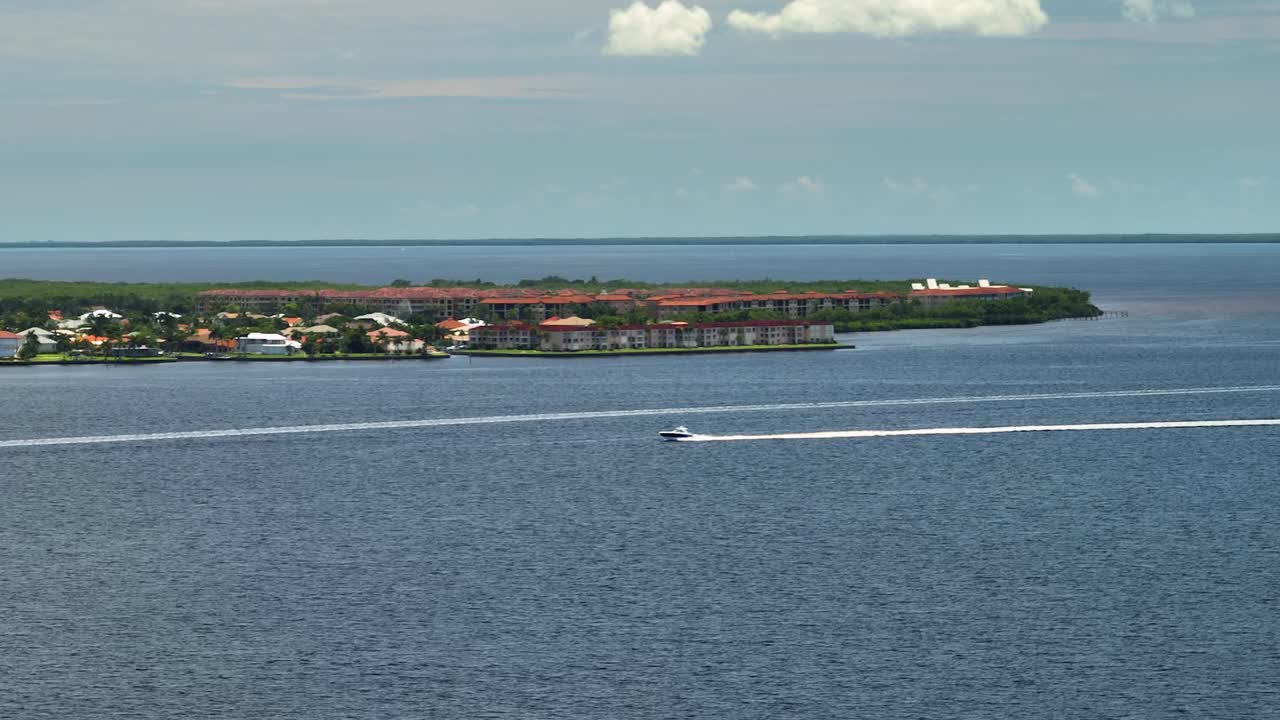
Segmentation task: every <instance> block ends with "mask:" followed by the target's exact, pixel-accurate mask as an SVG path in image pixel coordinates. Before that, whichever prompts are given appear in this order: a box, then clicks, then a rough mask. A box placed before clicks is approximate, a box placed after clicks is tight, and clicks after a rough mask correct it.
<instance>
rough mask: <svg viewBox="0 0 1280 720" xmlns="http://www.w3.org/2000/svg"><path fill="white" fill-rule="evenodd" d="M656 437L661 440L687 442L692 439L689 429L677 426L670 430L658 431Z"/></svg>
mask: <svg viewBox="0 0 1280 720" xmlns="http://www.w3.org/2000/svg"><path fill="white" fill-rule="evenodd" d="M658 437H660V438H662V439H663V440H687V439H689V438H691V437H693V433H691V432H689V428H687V427H685V426H683V425H679V426H677V427H673V428H671V429H670V430H660V431H659V432H658Z"/></svg>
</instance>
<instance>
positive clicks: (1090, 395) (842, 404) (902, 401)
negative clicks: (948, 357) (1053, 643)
mask: <svg viewBox="0 0 1280 720" xmlns="http://www.w3.org/2000/svg"><path fill="white" fill-rule="evenodd" d="M1277 391H1280V385H1241V386H1231V387H1208V388H1164V389H1151V390H1102V391H1087V392H1074V393H1069V392H1063V393H1034V394H1019V395H1013V394H1011V395H967V396H953V397H928V398H893V399H885V400H837V401H831V402H808V403H774V404H768V405H717V406H706V407H670V408H640V409H632V410H593V411H583V412H560V413H536V414H528V415H489V416H480V417H460V418H431V419H423V420H389V421H384V422H352V423H334V424H328V425H288V426H280V427H261V428H231V429H225V430H190V431H180V432H154V433H132V434H120V435H86V436H79V437H49V438H30V439H22V440H0V449H3V448H21V447H49V446H57V445H98V444H105V443H138V442H160V441H171V440H202V439H215V438H238V437H255V436H262V435H301V434H310V433H336V432H366V431H370V430H409V429H415V428H433V427H450V426H458V425H494V424H501V423H521V422H557V421H571V420H598V419H607V418H628V417H666V418H679V417H682V416H687V415H710V414H720V413H750V412H786V411H791V410H825V409H835V408H864V407H892V406H911V405H956V404H975V403H995V402H1045V401H1051V400H1088V399H1099V398H1125V397H1165V396H1175V395H1222V394H1236V393H1263V392H1277Z"/></svg>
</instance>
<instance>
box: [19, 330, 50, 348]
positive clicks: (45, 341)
mask: <svg viewBox="0 0 1280 720" xmlns="http://www.w3.org/2000/svg"><path fill="white" fill-rule="evenodd" d="M28 335H35V336H36V339H37V340H38V341H39V342H40V353H41V354H45V353H55V352H58V336H57V335H56V334H54V333H52V332H50V331H48V330H45V329H44V328H39V327H33V328H27V329H26V330H23V331H22V332H20V333H18V337H20V338H22V341H23V342H26V341H27V336H28Z"/></svg>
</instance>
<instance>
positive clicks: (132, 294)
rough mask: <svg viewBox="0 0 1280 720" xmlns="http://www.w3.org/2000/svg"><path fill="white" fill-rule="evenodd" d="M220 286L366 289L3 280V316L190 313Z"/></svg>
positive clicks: (282, 285)
mask: <svg viewBox="0 0 1280 720" xmlns="http://www.w3.org/2000/svg"><path fill="white" fill-rule="evenodd" d="M216 288H244V289H257V290H261V289H281V290H291V289H295V288H307V289H315V290H321V289H333V290H363V289H366V288H364V287H363V286H360V285H342V284H339V283H329V282H321V281H318V280H317V281H307V282H266V281H255V282H242V283H103V282H69V281H59V280H23V279H14V278H9V279H4V280H0V316H5V315H10V314H13V313H19V312H22V313H26V314H27V315H31V316H37V315H41V316H42V315H44V314H45V313H47V312H48V311H50V310H61V311H63V312H67V313H73V312H76V311H83V310H87V309H89V308H91V307H93V306H94V305H106V306H108V307H110V308H112V309H114V310H116V312H126V311H134V312H140V313H142V312H148V313H154V312H159V311H161V310H164V311H168V312H175V313H187V312H190V311H191V310H192V309H194V301H195V295H196V293H199V292H202V291H204V290H213V289H216Z"/></svg>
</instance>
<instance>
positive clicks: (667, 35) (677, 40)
mask: <svg viewBox="0 0 1280 720" xmlns="http://www.w3.org/2000/svg"><path fill="white" fill-rule="evenodd" d="M708 32H711V13H708V12H707V11H706V10H704V9H702V8H701V7H699V6H697V5H694V6H693V7H685V5H684V4H683V3H681V2H680V1H679V0H662V2H661V3H660V4H659V5H657V6H656V7H652V8H651V7H649V6H648V5H646V4H644V3H643V2H641V1H640V0H636V2H634V3H631V6H630V7H628V8H627V9H625V10H613V11H611V12H610V13H609V42H608V44H606V45H605V46H604V53H605V54H606V55H697V54H698V51H699V50H701V49H702V45H703V43H704V42H705V41H706V37H707V33H708Z"/></svg>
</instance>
